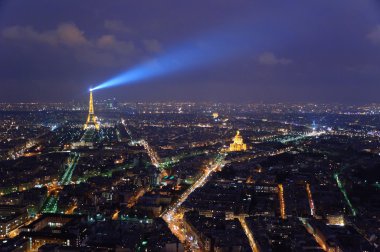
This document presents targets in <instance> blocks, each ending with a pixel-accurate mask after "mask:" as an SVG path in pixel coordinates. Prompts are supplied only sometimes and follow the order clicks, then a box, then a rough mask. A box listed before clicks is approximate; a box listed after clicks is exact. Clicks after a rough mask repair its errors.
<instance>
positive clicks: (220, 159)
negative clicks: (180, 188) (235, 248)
mask: <svg viewBox="0 0 380 252" xmlns="http://www.w3.org/2000/svg"><path fill="white" fill-rule="evenodd" d="M224 158H225V154H218V156H217V157H216V158H215V161H214V163H213V164H212V165H210V166H208V167H206V169H205V170H204V172H203V174H202V175H201V177H200V178H199V179H198V180H197V181H196V182H195V183H194V184H193V185H192V186H191V187H190V188H189V189H187V190H186V191H185V192H184V193H183V194H182V195H181V197H180V198H179V199H178V200H177V201H176V202H175V203H174V205H172V206H170V207H169V208H168V209H167V210H166V211H165V212H164V213H163V214H162V215H161V216H162V218H163V219H164V220H165V221H166V223H167V224H168V226H169V228H170V230H171V231H172V233H173V234H174V235H175V236H177V238H178V239H179V240H180V241H181V242H183V243H185V244H186V246H187V247H188V248H189V249H190V250H191V251H202V248H201V243H200V242H199V241H197V240H196V239H195V237H193V236H191V235H190V234H187V233H186V230H185V228H184V226H183V213H182V212H181V210H180V207H181V205H182V204H183V202H185V201H186V199H187V198H188V197H189V195H190V194H191V193H192V192H194V191H195V190H196V189H198V188H200V187H202V186H203V185H204V184H205V183H206V182H207V179H208V178H209V176H210V175H211V174H212V173H213V172H215V171H217V170H218V169H221V168H222V167H223V166H224V165H225V161H224Z"/></svg>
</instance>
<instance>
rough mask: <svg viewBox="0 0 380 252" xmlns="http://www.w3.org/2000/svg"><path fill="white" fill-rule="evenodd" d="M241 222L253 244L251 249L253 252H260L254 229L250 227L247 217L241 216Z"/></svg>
mask: <svg viewBox="0 0 380 252" xmlns="http://www.w3.org/2000/svg"><path fill="white" fill-rule="evenodd" d="M238 219H239V221H240V224H241V226H242V228H243V230H244V233H245V235H246V236H247V238H248V241H249V245H250V246H251V249H252V251H253V252H260V250H259V248H258V247H257V244H256V241H255V238H254V237H253V234H252V231H251V230H250V229H249V227H248V225H247V222H246V220H245V217H239V218H238Z"/></svg>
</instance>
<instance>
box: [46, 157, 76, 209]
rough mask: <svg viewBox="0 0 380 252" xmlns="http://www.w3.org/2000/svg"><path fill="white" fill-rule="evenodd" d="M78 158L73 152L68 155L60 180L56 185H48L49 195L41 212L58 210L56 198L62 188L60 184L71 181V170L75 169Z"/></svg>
mask: <svg viewBox="0 0 380 252" xmlns="http://www.w3.org/2000/svg"><path fill="white" fill-rule="evenodd" d="M78 160H79V154H77V153H73V154H71V155H70V157H69V159H68V161H67V164H66V169H65V172H64V173H63V175H62V177H61V179H60V181H59V182H58V185H56V186H54V185H53V186H52V187H49V191H48V194H49V196H48V197H47V199H46V200H45V203H44V205H43V206H42V209H41V212H42V213H56V212H57V210H58V199H59V193H60V190H61V189H62V187H61V185H68V184H70V183H71V178H72V175H73V172H74V170H75V167H76V165H77V163H78Z"/></svg>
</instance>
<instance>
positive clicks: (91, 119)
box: [83, 90, 100, 130]
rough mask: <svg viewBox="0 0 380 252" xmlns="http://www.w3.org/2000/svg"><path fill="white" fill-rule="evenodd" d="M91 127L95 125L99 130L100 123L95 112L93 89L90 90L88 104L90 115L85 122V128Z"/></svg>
mask: <svg viewBox="0 0 380 252" xmlns="http://www.w3.org/2000/svg"><path fill="white" fill-rule="evenodd" d="M90 127H95V129H96V130H99V127H100V125H99V123H98V121H97V118H96V116H95V114H94V101H93V98H92V90H90V102H89V104H88V116H87V120H86V123H85V124H84V126H83V128H84V129H88V128H90Z"/></svg>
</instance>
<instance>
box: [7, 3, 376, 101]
mask: <svg viewBox="0 0 380 252" xmlns="http://www.w3.org/2000/svg"><path fill="white" fill-rule="evenodd" d="M184 54H185V55H186V57H183V55H184ZM160 59H165V60H166V61H165V65H164V66H161V67H163V68H167V69H172V70H171V71H165V73H163V74H160V75H158V76H153V77H150V78H141V80H138V81H135V82H133V83H131V85H120V86H117V87H113V88H107V89H102V90H98V91H97V92H96V94H95V96H96V97H101V98H107V97H116V98H118V99H119V100H123V101H169V100H176V101H226V102H239V101H240V102H341V103H368V102H380V1H377V0H336V1H331V0H311V1H305V0H287V1H278V0H266V1H262V0H192V1H180V0H159V1H157V0H140V1H118V0H113V1H108V0H102V1H100V0H81V1H78V0H64V1H51V0H33V1H31V0H2V1H0V87H1V92H0V102H8V101H9V102H16V101H47V102H50V101H70V100H84V99H86V97H87V90H88V88H89V87H90V86H91V85H96V84H99V83H102V82H104V81H107V80H108V79H111V78H112V77H114V76H116V75H118V74H120V73H123V72H127V71H128V70H130V69H135V68H136V67H138V66H140V65H143V64H144V62H151V61H154V62H157V64H160V63H162V61H160ZM167 59H170V62H171V63H170V64H168V62H167ZM173 62H174V63H173ZM171 64H174V65H171ZM175 64H177V65H175ZM178 64H179V65H180V66H181V67H180V68H179V67H178ZM144 73H145V72H144ZM147 76H149V74H148V73H147Z"/></svg>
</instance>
